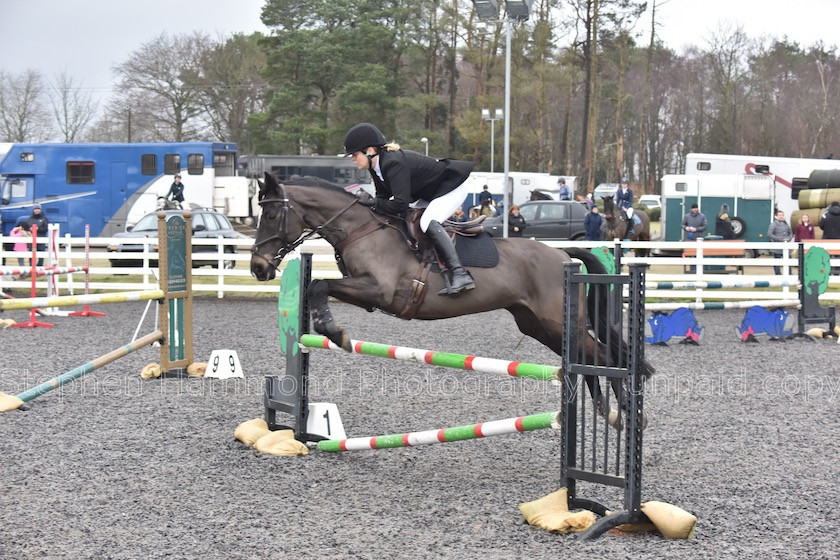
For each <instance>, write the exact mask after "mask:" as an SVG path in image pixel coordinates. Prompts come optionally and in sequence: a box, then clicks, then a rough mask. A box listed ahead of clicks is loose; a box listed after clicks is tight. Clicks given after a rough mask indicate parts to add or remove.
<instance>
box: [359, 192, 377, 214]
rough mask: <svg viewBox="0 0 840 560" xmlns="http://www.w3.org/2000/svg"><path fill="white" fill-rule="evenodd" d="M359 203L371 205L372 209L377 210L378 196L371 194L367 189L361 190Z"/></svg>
mask: <svg viewBox="0 0 840 560" xmlns="http://www.w3.org/2000/svg"><path fill="white" fill-rule="evenodd" d="M358 198H359V204H362V205H364V206H367V207H369V208H370V209H371V210H373V211H376V198H374V197H372V196H370V193H368V192H367V191H361V192H360V193H359V196H358Z"/></svg>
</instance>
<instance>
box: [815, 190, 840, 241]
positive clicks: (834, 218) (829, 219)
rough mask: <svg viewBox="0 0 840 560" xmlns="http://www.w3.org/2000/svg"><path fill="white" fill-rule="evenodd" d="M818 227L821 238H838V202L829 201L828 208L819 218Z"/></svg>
mask: <svg viewBox="0 0 840 560" xmlns="http://www.w3.org/2000/svg"><path fill="white" fill-rule="evenodd" d="M820 228H821V229H822V231H823V239H840V202H837V201H836V200H835V201H834V202H832V203H831V206H829V207H828V210H827V211H826V213H825V214H823V216H822V218H820Z"/></svg>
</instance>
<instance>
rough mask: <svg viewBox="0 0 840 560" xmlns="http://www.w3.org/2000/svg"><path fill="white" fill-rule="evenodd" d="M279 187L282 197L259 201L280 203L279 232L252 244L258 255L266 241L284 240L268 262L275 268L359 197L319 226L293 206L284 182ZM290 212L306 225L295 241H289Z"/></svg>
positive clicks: (261, 203)
mask: <svg viewBox="0 0 840 560" xmlns="http://www.w3.org/2000/svg"><path fill="white" fill-rule="evenodd" d="M278 188H279V189H280V198H264V199H262V200H260V201H259V203H258V204H259V205H260V206H262V207H264V205H266V204H270V203H274V202H277V203H280V215H281V217H280V226H279V227H278V228H277V233H275V234H274V235H272V236H271V237H268V238H267V239H263V240H262V241H260V242H259V243H256V242H255V243H254V244H253V245H252V246H251V254H252V255H256V254H257V250H258V249H259V248H260V247H261V246H263V245H265V244H266V243H269V242H271V241H275V240H278V239H279V240H280V241H282V242H283V246H282V247H280V248H279V249H278V250H277V253H276V254H275V255H274V256H273V257H272V258H271V259H269V260H268V264H269V265H271V266H273V267H274V268H277V267H278V266H280V263H281V262H282V261H283V259H284V258H285V257H286V255H288V254H289V253H291V252H292V251H294V250H295V249H297V248H298V247H300V246H301V245H302V244H303V242H304V241H306V240H307V239H310V238H311V237H312V236H314V235H318V234H320V233H321V232H322V231H324V230H325V229H329V226H330V224H332V223H333V222H334V221H335V220H336V219H337V218H338V217H340V216H341V215H342V214H344V213H345V212H347V211H348V210H349V209H350V208H351V207H352V206H353V205H354V204H356V202H357V199H356V198H355V197H354V198H353V200H351V201H350V204H348V205H347V206H345V207H344V208H342V209H341V210H339V211H338V212H337V213H336V214H334V215H333V216H332V217H331V218H330V219H329V220H327V221H326V222H324V223H323V224H321V225H319V226H313V225H311V224H310V223H309V222H307V221H306V217H305V216H303V215H302V214H301V213H300V212H298V210H297V208H295V207H294V206H292V204H291V200H289V197H288V195H287V194H286V185H284V184H283V183H280V184H279V185H278ZM289 212H293V213H294V214H295V216H297V218H298V220H300V222H301V223H302V224H303V225H304V226H305V228H304V233H303V234H301V236H300V237H298V238H297V239H296V240H294V241H289V221H288V218H289ZM306 230H309V233H305V232H306Z"/></svg>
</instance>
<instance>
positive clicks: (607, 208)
mask: <svg viewBox="0 0 840 560" xmlns="http://www.w3.org/2000/svg"><path fill="white" fill-rule="evenodd" d="M601 200H603V201H604V214H613V213H614V212H615V202H614V201H613V197H612V195H606V196H602V197H601Z"/></svg>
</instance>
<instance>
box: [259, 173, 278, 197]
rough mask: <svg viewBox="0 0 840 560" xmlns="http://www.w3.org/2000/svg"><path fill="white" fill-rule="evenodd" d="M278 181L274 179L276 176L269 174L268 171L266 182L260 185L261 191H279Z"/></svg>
mask: <svg viewBox="0 0 840 560" xmlns="http://www.w3.org/2000/svg"><path fill="white" fill-rule="evenodd" d="M277 188H278V187H277V179H275V178H274V175H272V174H271V173H269V172H268V171H266V172H265V180H264V181H263V182H262V184H261V185H260V191H262V192H274V191H276V190H277Z"/></svg>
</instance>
